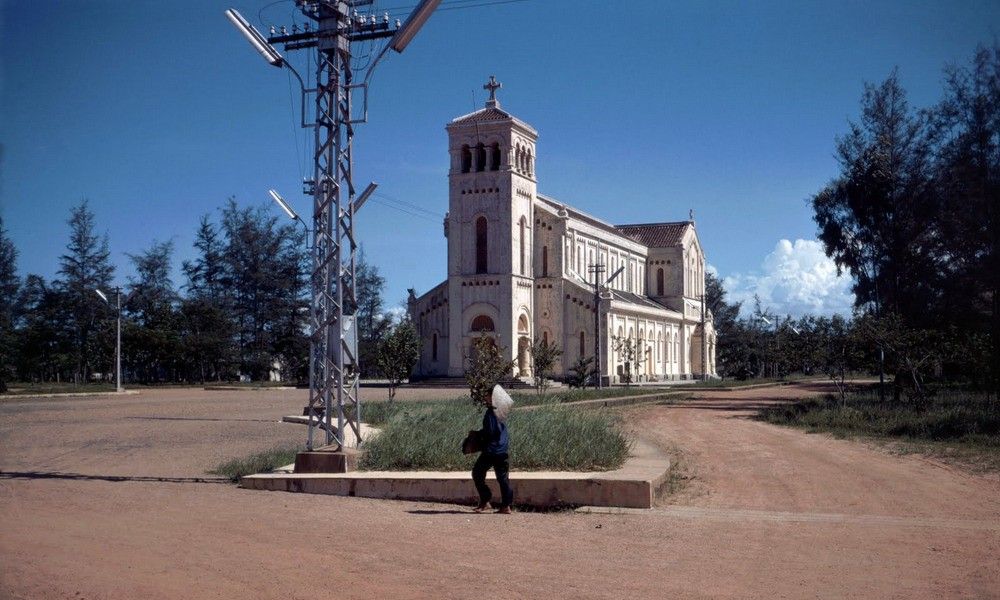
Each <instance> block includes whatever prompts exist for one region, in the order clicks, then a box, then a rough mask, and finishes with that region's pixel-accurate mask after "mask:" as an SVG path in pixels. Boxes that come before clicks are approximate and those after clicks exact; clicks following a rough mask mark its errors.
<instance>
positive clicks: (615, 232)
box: [408, 76, 716, 383]
mask: <svg viewBox="0 0 1000 600" xmlns="http://www.w3.org/2000/svg"><path fill="white" fill-rule="evenodd" d="M484 88H485V89H487V90H489V92H490V98H489V100H488V101H487V102H486V106H485V107H484V108H483V109H481V110H477V111H476V112H473V113H471V114H467V115H464V116H461V117H458V118H456V119H454V120H453V121H452V122H451V123H449V124H448V125H447V127H446V130H447V132H448V150H449V153H450V155H451V169H450V172H449V175H448V178H449V202H448V206H449V210H448V214H447V215H446V216H445V222H444V232H445V236H446V237H447V239H448V277H447V279H445V280H444V281H443V282H441V283H440V284H439V285H437V286H436V287H434V288H433V289H431V290H430V291H428V292H427V293H425V294H423V295H422V296H419V297H417V296H415V295H414V294H412V292H411V296H410V298H409V302H408V310H409V314H410V317H411V319H412V320H413V323H414V324H415V325H416V327H417V330H418V332H419V333H420V336H421V338H422V340H423V346H422V350H421V356H420V359H419V361H418V363H417V366H416V368H415V376H417V377H421V378H429V377H458V376H462V375H464V373H465V366H466V364H467V360H468V357H469V355H470V353H471V352H472V345H473V342H474V341H475V340H476V338H478V337H479V336H480V335H482V334H483V333H484V332H485V333H486V334H487V335H489V336H490V337H492V338H493V340H494V342H495V343H496V344H497V345H498V346H499V347H501V348H504V349H505V350H506V351H507V352H509V354H510V358H511V359H512V360H513V361H514V364H515V367H514V372H513V373H512V375H513V376H516V377H529V376H530V375H531V357H530V346H531V340H533V339H536V338H537V339H543V340H547V341H549V342H555V343H557V344H558V345H559V347H560V348H561V349H562V350H563V354H562V356H561V357H560V359H559V360H558V361H557V363H556V365H555V368H554V369H553V373H552V376H554V377H556V378H561V377H564V376H566V375H568V374H569V370H570V368H571V367H572V366H573V365H574V363H576V362H577V360H578V359H580V358H581V357H583V358H587V357H593V356H594V354H595V344H594V332H595V314H594V313H595V311H596V312H597V314H598V317H597V322H598V324H599V325H598V326H599V327H600V328H601V329H600V330H601V350H600V354H601V356H600V359H599V363H600V372H601V375H602V377H603V379H604V381H605V382H609V383H616V382H619V381H621V377H622V374H623V373H624V372H625V370H626V367H625V365H624V364H623V362H624V361H623V357H622V354H623V353H622V352H616V351H615V346H616V344H615V343H614V339H616V338H617V339H631V340H632V344H634V345H635V347H636V348H637V354H638V361H637V362H638V365H637V368H636V369H635V370H636V371H637V372H634V373H632V379H633V381H667V380H676V379H692V378H704V377H713V376H715V372H716V371H715V341H716V340H715V330H714V328H713V326H712V315H711V313H710V312H709V311H708V310H707V309H706V308H705V306H704V304H703V297H704V293H705V253H704V250H703V249H702V247H701V243H700V241H699V240H698V234H697V231H696V230H695V223H694V220H693V218H692V219H689V220H687V221H673V222H665V223H642V224H630V225H612V224H610V223H606V222H604V221H602V220H600V219H598V218H596V217H594V216H591V215H588V214H586V213H584V212H582V211H580V210H577V209H576V208H573V207H572V206H570V205H568V204H565V203H563V202H560V201H559V200H556V199H554V198H551V197H548V196H545V195H542V194H540V193H538V190H537V184H538V182H537V179H536V174H535V160H536V157H537V156H538V153H537V146H536V144H537V141H538V132H537V131H535V129H534V128H533V127H531V126H530V125H528V124H527V123H525V122H524V121H521V120H520V119H518V118H517V117H515V116H513V115H511V114H510V113H508V112H507V111H505V110H503V109H501V108H500V102H499V101H498V100H497V99H496V91H497V89H498V88H500V84H499V83H497V82H496V80H495V79H494V78H493V77H492V76H491V77H490V81H489V83H487V84H486V85H485V86H484ZM595 265H596V270H601V271H603V273H601V274H600V283H602V284H604V283H605V280H607V279H608V278H609V277H610V276H612V275H614V274H615V273H616V272H618V271H619V269H622V270H621V272H620V273H618V275H617V276H616V277H614V278H613V279H612V280H611V281H610V282H609V283H607V284H606V285H602V287H601V289H600V301H599V302H595V294H594V285H593V281H594V277H595V274H594V271H595Z"/></svg>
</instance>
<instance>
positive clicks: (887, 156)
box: [812, 71, 937, 322]
mask: <svg viewBox="0 0 1000 600" xmlns="http://www.w3.org/2000/svg"><path fill="white" fill-rule="evenodd" d="M861 109H862V110H861V118H860V120H859V121H858V122H856V123H851V126H850V132H849V133H848V134H847V135H845V136H843V137H841V138H839V139H838V140H837V158H838V161H839V162H840V168H841V172H840V175H839V176H838V177H837V179H835V180H834V181H833V182H832V183H830V184H829V185H828V186H826V187H825V188H824V189H823V190H821V191H820V192H819V193H818V194H816V196H814V197H813V200H812V205H813V209H814V211H815V216H814V218H815V220H816V223H817V225H818V226H819V230H820V231H819V237H820V240H822V242H823V245H824V247H825V249H826V253H827V254H828V255H829V256H830V257H831V258H833V260H834V262H835V263H836V265H837V268H838V270H840V269H845V270H847V271H849V272H850V274H851V276H852V277H853V278H854V288H853V289H854V294H855V302H856V305H857V306H859V307H860V306H865V305H872V306H875V307H877V309H878V310H886V311H891V312H897V313H899V314H901V315H903V316H904V317H905V318H907V319H910V320H911V321H914V322H915V321H919V320H921V319H922V318H924V317H926V316H927V310H926V309H927V306H928V305H929V304H933V300H934V295H935V294H934V286H935V283H936V274H937V269H936V268H935V262H934V256H933V250H934V248H935V244H936V239H935V235H936V230H935V228H934V227H933V226H932V225H931V224H932V223H933V222H934V219H935V217H936V216H937V206H936V203H935V202H934V194H933V193H932V189H931V186H930V174H929V173H930V159H931V152H930V146H929V141H930V137H929V136H928V135H927V127H926V125H927V123H926V119H924V118H922V117H921V116H919V115H918V114H917V113H915V112H914V111H913V110H912V109H911V108H910V106H909V104H908V103H907V100H906V92H905V91H904V90H903V88H902V86H901V85H900V83H899V78H898V76H897V74H896V72H895V71H894V72H893V73H892V74H891V75H890V76H889V77H888V78H887V79H886V80H885V81H884V82H882V83H881V84H880V85H877V86H876V85H872V84H866V86H865V91H864V95H863V97H862V100H861Z"/></svg>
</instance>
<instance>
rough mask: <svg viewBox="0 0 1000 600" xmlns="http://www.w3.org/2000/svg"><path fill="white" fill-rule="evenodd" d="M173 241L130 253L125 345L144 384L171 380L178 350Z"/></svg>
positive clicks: (179, 349)
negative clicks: (132, 271)
mask: <svg viewBox="0 0 1000 600" xmlns="http://www.w3.org/2000/svg"><path fill="white" fill-rule="evenodd" d="M173 251H174V245H173V242H161V243H158V242H153V244H152V245H151V246H150V247H149V248H148V249H147V250H145V251H144V252H142V253H140V254H129V255H128V257H129V259H130V260H131V261H132V264H133V265H134V266H135V270H136V277H133V278H130V283H129V295H128V297H129V302H128V305H127V306H126V307H123V308H127V310H128V314H129V316H130V320H129V321H130V322H129V328H128V332H129V333H128V335H127V336H126V337H127V342H128V343H127V344H126V347H127V348H128V349H129V351H128V357H129V359H130V360H129V362H130V363H131V366H132V370H133V371H134V372H135V373H136V374H137V375H138V376H139V378H140V379H141V380H142V381H143V382H144V383H151V382H159V381H162V380H164V379H173V378H174V377H175V375H176V367H177V363H178V362H179V359H180V356H181V354H182V351H181V346H180V343H181V340H180V331H179V329H180V319H179V315H178V313H177V301H178V296H177V293H176V292H175V291H174V285H173V282H172V281H171V280H170V260H171V256H172V255H173Z"/></svg>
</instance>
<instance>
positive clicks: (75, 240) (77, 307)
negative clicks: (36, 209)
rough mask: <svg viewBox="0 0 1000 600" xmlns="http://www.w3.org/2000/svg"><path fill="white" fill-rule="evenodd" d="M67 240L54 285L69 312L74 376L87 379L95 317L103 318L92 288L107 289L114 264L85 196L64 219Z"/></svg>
mask: <svg viewBox="0 0 1000 600" xmlns="http://www.w3.org/2000/svg"><path fill="white" fill-rule="evenodd" d="M67 223H68V224H69V227H70V240H69V244H67V246H66V250H67V252H66V254H63V255H62V256H61V257H60V258H59V276H60V277H61V279H60V280H58V282H57V283H56V286H57V288H58V289H59V291H60V292H61V293H62V294H63V296H64V297H63V301H64V302H65V306H66V309H67V311H68V313H69V317H70V323H71V328H72V341H71V353H72V354H71V356H72V359H73V363H74V367H73V373H72V376H73V379H74V380H76V381H84V382H85V381H87V379H88V378H89V376H90V370H91V366H92V362H93V360H94V356H93V355H94V342H95V338H94V335H93V334H94V329H95V321H97V319H100V318H106V312H105V310H106V309H104V310H102V307H101V306H100V304H99V299H98V298H97V296H96V295H95V293H94V290H95V289H102V290H104V291H105V292H107V291H108V290H109V289H110V286H111V279H112V277H113V276H114V272H115V268H114V266H113V265H112V264H111V262H110V256H111V252H110V250H109V249H108V237H107V235H105V236H103V237H98V235H97V233H95V231H94V213H93V212H91V210H90V206H89V204H88V202H87V200H86V199H84V200H81V201H80V203H79V204H77V205H76V206H74V207H73V209H72V211H71V213H70V218H69V220H68V221H67Z"/></svg>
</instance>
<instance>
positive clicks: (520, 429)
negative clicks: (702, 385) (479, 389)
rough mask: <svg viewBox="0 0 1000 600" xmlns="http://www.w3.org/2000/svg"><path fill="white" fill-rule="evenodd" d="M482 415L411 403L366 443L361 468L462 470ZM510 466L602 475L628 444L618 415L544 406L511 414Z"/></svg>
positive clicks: (467, 407) (617, 463)
mask: <svg viewBox="0 0 1000 600" xmlns="http://www.w3.org/2000/svg"><path fill="white" fill-rule="evenodd" d="M481 424H482V411H481V410H480V409H478V408H477V407H476V406H475V405H471V404H469V403H467V402H462V401H452V402H449V403H447V404H444V403H435V404H433V405H427V404H426V403H420V404H414V405H410V406H409V407H407V408H406V409H403V410H402V411H401V412H399V413H397V414H396V415H395V416H393V417H392V419H390V420H389V422H388V423H387V424H386V425H385V427H384V428H383V429H382V433H381V434H380V435H379V436H378V437H377V438H375V439H374V440H372V441H371V442H369V443H368V444H367V446H366V448H365V454H364V456H363V458H362V460H361V465H360V468H361V469H364V470H378V471H392V470H434V471H464V470H468V469H471V468H472V463H473V462H475V458H476V456H475V455H469V456H466V455H463V454H462V453H461V450H460V447H459V446H460V444H461V442H462V439H463V438H465V436H466V434H467V433H468V432H469V430H470V429H479V428H480V426H481ZM509 426H510V449H511V468H513V469H520V470H565V471H604V470H611V469H617V468H619V467H621V465H622V464H624V462H625V460H626V459H627V458H628V453H629V446H630V444H629V441H628V440H627V438H626V437H625V434H624V433H623V432H622V429H621V426H620V421H619V418H618V417H617V415H615V414H614V413H611V412H609V411H599V410H587V411H581V410H574V409H571V408H568V407H560V406H543V407H540V408H537V409H534V410H531V411H517V410H515V411H514V412H513V413H511V416H510V422H509Z"/></svg>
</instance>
